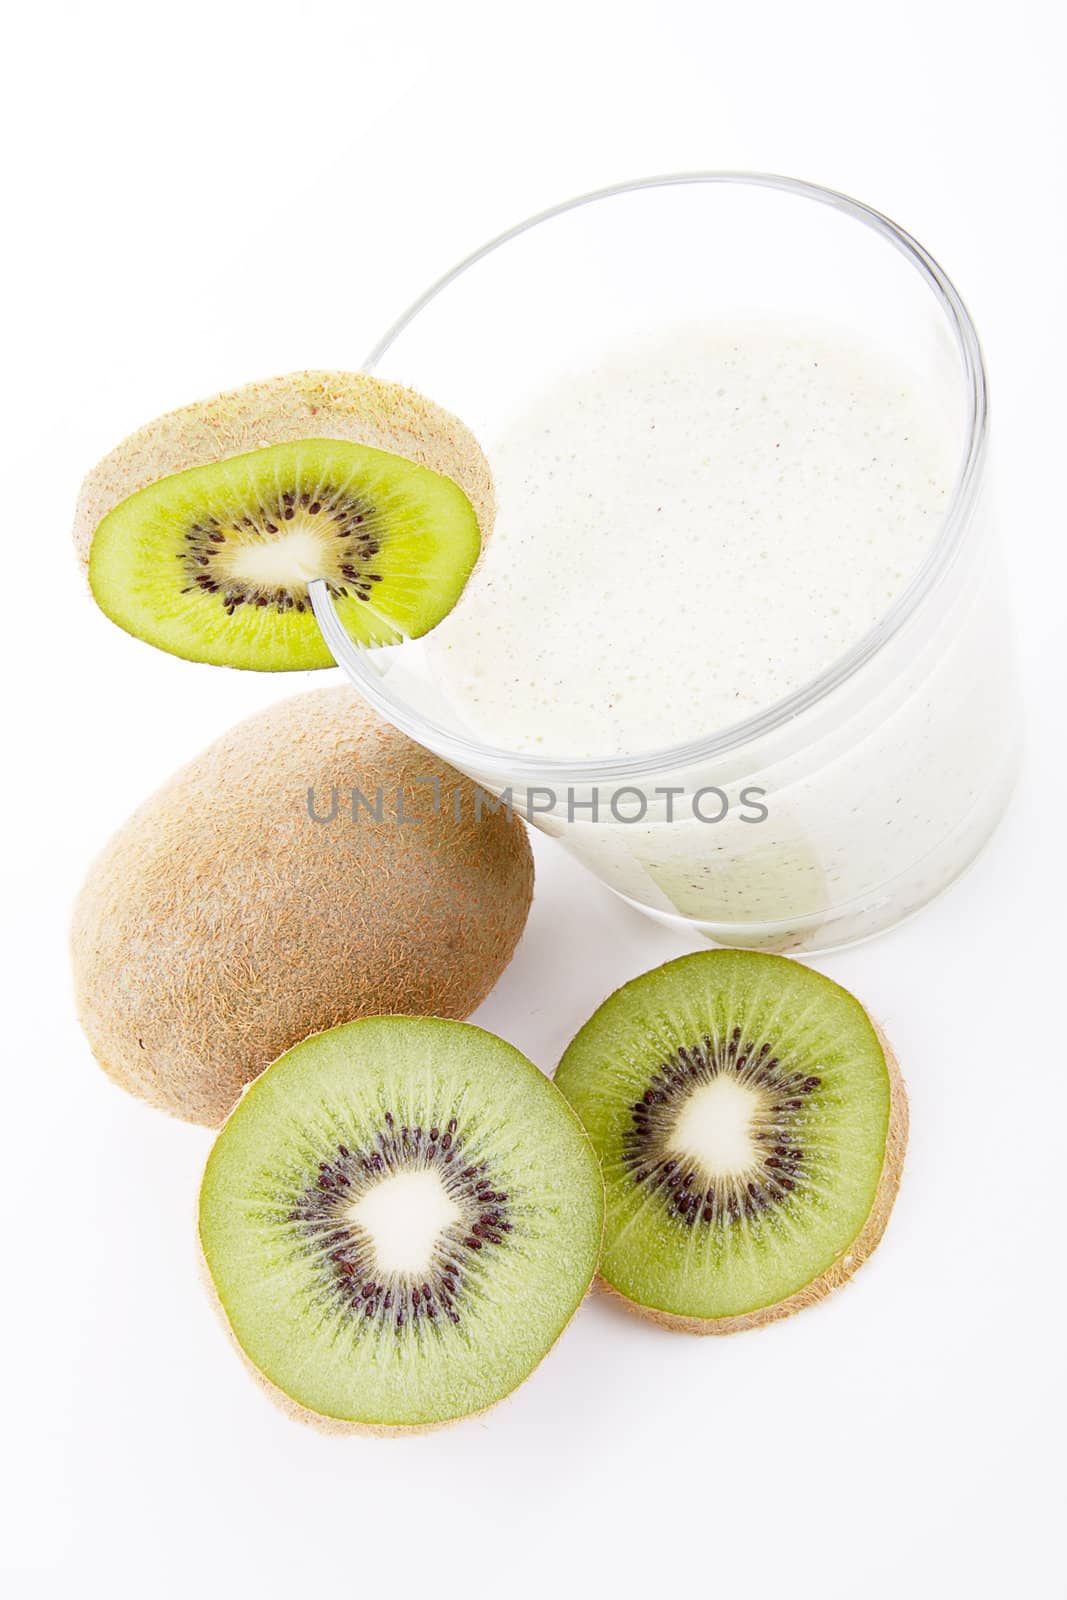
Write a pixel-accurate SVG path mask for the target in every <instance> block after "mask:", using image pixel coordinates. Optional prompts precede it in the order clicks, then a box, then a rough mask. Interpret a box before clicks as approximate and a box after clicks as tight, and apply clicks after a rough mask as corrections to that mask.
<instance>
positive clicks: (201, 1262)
mask: <svg viewBox="0 0 1067 1600" xmlns="http://www.w3.org/2000/svg"><path fill="white" fill-rule="evenodd" d="M250 1087H251V1085H250V1084H245V1086H244V1088H243V1089H242V1091H241V1096H240V1097H239V1099H238V1102H237V1103H238V1105H239V1104H240V1100H241V1099H242V1098H243V1097H244V1095H245V1094H247V1092H248V1090H249V1088H250ZM564 1103H565V1104H567V1109H568V1111H570V1113H571V1116H572V1117H573V1118H574V1121H575V1123H576V1124H577V1126H578V1128H579V1129H580V1130H581V1132H582V1134H583V1135H584V1137H585V1140H586V1143H587V1144H588V1146H589V1150H590V1153H591V1154H592V1157H593V1160H594V1162H596V1164H597V1166H598V1167H599V1161H598V1159H597V1154H596V1151H595V1149H594V1148H593V1142H592V1140H591V1139H590V1138H589V1135H588V1133H586V1131H585V1126H584V1124H583V1123H582V1121H581V1119H580V1117H579V1116H578V1113H577V1112H576V1111H575V1110H574V1108H573V1107H572V1106H571V1105H570V1104H569V1103H567V1102H566V1101H565V1102H564ZM236 1110H237V1106H236V1105H235V1106H233V1107H232V1108H231V1110H230V1112H229V1115H228V1116H227V1118H226V1121H228V1120H229V1117H231V1116H232V1115H233V1113H234V1111H236ZM223 1126H225V1122H224V1124H223ZM221 1132H222V1129H221V1128H220V1130H219V1133H220V1134H221ZM606 1226H607V1207H606V1206H603V1205H602V1207H601V1221H600V1239H599V1242H598V1244H597V1251H596V1260H597V1261H599V1260H600V1256H601V1253H602V1251H603V1248H604V1230H605V1228H606ZM196 1247H197V1258H198V1268H199V1273H200V1280H201V1282H202V1283H203V1285H204V1289H205V1292H206V1293H207V1297H208V1302H209V1304H210V1306H211V1308H212V1311H213V1312H214V1314H215V1316H216V1318H217V1319H218V1321H219V1322H220V1323H221V1324H222V1327H223V1328H224V1330H225V1332H226V1335H227V1337H228V1339H229V1341H230V1343H231V1345H232V1346H233V1348H234V1349H235V1350H236V1351H237V1354H238V1356H239V1357H240V1359H241V1365H242V1366H243V1367H244V1369H245V1371H246V1372H248V1373H250V1374H251V1376H252V1377H253V1378H254V1379H255V1381H256V1383H257V1384H258V1385H259V1387H260V1388H261V1389H262V1390H263V1392H264V1394H265V1395H266V1396H267V1398H268V1399H269V1400H270V1401H271V1402H272V1404H273V1405H275V1406H276V1407H277V1409H278V1410H279V1411H282V1412H284V1414H285V1415H286V1416H287V1417H289V1418H290V1419H291V1420H292V1421H293V1422H301V1423H303V1424H304V1425H305V1426H306V1427H309V1428H314V1429H315V1431H316V1432H317V1433H322V1434H327V1435H331V1436H333V1437H335V1438H337V1437H341V1436H342V1435H347V1436H351V1435H352V1434H361V1435H364V1436H371V1437H374V1438H378V1439H401V1438H405V1437H407V1438H410V1437H413V1436H414V1435H416V1434H420V1433H440V1432H441V1430H442V1429H443V1428H454V1427H455V1426H456V1424H457V1423H460V1422H473V1421H474V1420H475V1418H477V1417H484V1416H486V1415H487V1413H488V1412H490V1411H495V1410H496V1409H497V1408H498V1407H499V1406H503V1405H506V1404H507V1402H508V1401H509V1400H511V1399H512V1397H513V1396H514V1395H516V1394H518V1392H519V1390H520V1389H521V1388H522V1387H523V1384H525V1383H528V1382H529V1380H530V1379H531V1378H532V1377H533V1375H534V1373H535V1372H536V1371H537V1369H538V1367H540V1366H541V1365H542V1363H543V1362H545V1361H547V1360H548V1358H549V1356H550V1355H551V1354H552V1352H553V1351H554V1350H555V1348H556V1346H557V1345H558V1344H559V1342H560V1340H561V1339H562V1338H563V1335H564V1334H565V1333H566V1332H567V1329H568V1328H569V1327H570V1325H571V1323H572V1322H573V1321H574V1317H575V1316H577V1314H578V1311H579V1310H580V1308H581V1306H582V1304H583V1302H584V1301H585V1300H586V1299H588V1297H589V1294H590V1291H591V1290H592V1289H593V1287H594V1285H595V1284H598V1283H599V1280H598V1279H597V1275H596V1270H595V1269H594V1271H593V1272H592V1273H591V1274H590V1278H589V1282H588V1283H587V1284H586V1287H585V1292H584V1293H583V1295H582V1299H581V1300H580V1301H579V1302H578V1305H577V1306H575V1308H574V1315H573V1316H571V1317H570V1318H569V1319H568V1320H567V1322H566V1323H565V1324H564V1325H563V1327H562V1328H561V1329H560V1331H559V1333H558V1334H557V1335H556V1337H555V1339H553V1341H552V1343H551V1344H550V1345H549V1347H548V1349H547V1350H546V1351H545V1353H544V1355H543V1356H542V1357H541V1359H540V1361H538V1362H537V1363H536V1365H535V1366H533V1367H531V1369H530V1371H529V1372H528V1373H527V1374H526V1377H525V1378H523V1379H521V1381H520V1382H519V1383H517V1384H516V1385H515V1387H514V1389H511V1390H509V1391H508V1393H507V1394H504V1395H501V1397H500V1399H499V1400H494V1401H492V1403H491V1404H490V1405H487V1406H481V1407H480V1408H479V1409H478V1410H477V1411H466V1412H464V1414H463V1415H462V1416H461V1417H444V1418H442V1420H441V1421H440V1422H403V1423H389V1422H351V1421H348V1420H346V1419H345V1418H343V1417H328V1416H325V1415H324V1414H323V1413H322V1412H321V1411H312V1410H311V1409H310V1408H309V1407H308V1406H302V1405H301V1404H300V1402H299V1401H298V1400H294V1399H293V1398H292V1396H291V1395H288V1394H286V1392H285V1390H284V1389H279V1387H278V1385H277V1384H276V1383H273V1382H272V1381H271V1380H270V1378H268V1377H267V1375H266V1373H265V1372H262V1371H261V1370H260V1369H259V1367H257V1366H256V1364H255V1362H254V1361H253V1360H252V1358H251V1357H250V1356H249V1354H248V1352H247V1351H246V1350H245V1348H244V1346H243V1345H242V1344H241V1341H240V1340H239V1339H238V1337H237V1335H236V1333H235V1332H234V1330H233V1324H232V1323H231V1322H230V1319H229V1317H228V1316H227V1314H226V1307H225V1306H224V1305H223V1303H222V1300H221V1298H220V1296H219V1291H218V1289H217V1288H216V1286H215V1280H214V1278H213V1277H212V1276H211V1268H210V1267H209V1266H208V1261H207V1256H206V1255H205V1254H204V1246H203V1241H202V1239H201V1237H200V1228H199V1217H198V1218H197V1230H196Z"/></svg>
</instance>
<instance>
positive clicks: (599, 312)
mask: <svg viewBox="0 0 1067 1600" xmlns="http://www.w3.org/2000/svg"><path fill="white" fill-rule="evenodd" d="M798 316H800V317H804V318H817V319H820V320H821V321H823V322H829V323H833V324H835V325H836V326H838V327H840V328H843V329H845V330H848V331H850V332H853V333H855V334H858V335H860V336H861V337H862V338H863V339H865V340H866V341H867V342H868V343H873V344H875V345H876V346H881V347H882V348H884V349H886V350H887V351H890V352H892V355H893V358H894V360H895V361H896V362H897V363H898V365H900V366H903V367H905V368H906V369H907V370H908V371H909V372H910V373H911V374H912V375H913V376H914V378H915V379H916V380H917V381H918V382H919V383H920V384H921V385H922V386H923V387H924V389H925V391H926V393H927V395H928V396H929V397H931V398H932V399H933V400H934V402H935V405H936V409H937V414H938V416H939V417H940V418H941V419H942V422H943V426H944V428H945V429H946V430H947V438H948V441H949V443H950V444H951V448H952V451H953V453H954V459H955V460H956V461H957V463H958V466H957V472H956V478H955V483H954V487H953V490H952V492H951V495H950V496H949V497H948V503H947V505H946V509H945V514H944V520H943V523H942V525H941V527H940V529H939V531H938V534H937V537H936V538H935V540H934V541H933V543H932V546H931V548H930V550H929V554H928V556H927V558H926V560H925V562H924V564H923V566H922V567H921V569H920V570H919V572H918V573H917V574H916V576H915V577H914V579H913V581H912V582H911V584H910V586H909V587H908V588H907V589H906V591H905V592H904V593H902V594H901V595H900V596H899V598H898V599H897V600H896V602H895V603H894V604H893V606H892V607H891V609H890V610H888V611H887V612H886V614H885V615H884V616H883V617H882V618H881V620H880V621H879V622H878V624H877V626H876V627H875V628H874V629H873V630H872V631H871V632H870V633H869V634H868V635H867V636H866V637H864V638H862V639H861V640H860V641H859V642H858V643H857V644H856V645H855V646H854V647H853V648H852V649H851V650H849V651H848V652H847V654H845V655H843V656H841V657H840V658H839V659H838V660H837V661H836V662H834V663H833V665H832V666H831V667H830V669H829V670H828V671H826V672H825V673H824V674H823V675H822V676H821V677H819V678H818V679H816V680H814V681H812V682H810V683H807V684H805V685H803V686H802V687H801V688H799V689H798V690H796V692H794V693H792V694H790V695H789V696H788V697H787V698H786V699H784V700H782V701H781V702H780V703H779V704H777V705H775V706H773V707H771V708H770V709H769V710H766V711H764V712H762V713H761V714H759V715H756V716H752V717H750V718H748V719H747V720H744V721H739V722H737V723H735V724H734V725H732V726H730V727H726V728H709V729H708V730H707V734H706V737H703V738H700V739H698V740H695V741H693V742H691V743H689V744H686V745H684V746H679V747H675V748H669V749H662V750H654V751H635V752H633V753H632V754H626V755H624V756H618V755H615V756H611V757H606V758H604V759H603V760H566V759H558V760H557V759H552V758H551V757H550V756H546V757H541V756H537V757H533V756H530V755H525V754H518V753H516V752H513V751H509V750H505V749H499V748H494V747H492V746H490V745H487V744H484V743H482V742H481V741H480V740H479V739H478V738H477V737H476V736H475V735H474V734H473V732H472V731H471V730H469V729H467V728H466V727H465V726H464V724H463V719H462V714H461V712H459V711H457V710H456V708H454V707H452V706H450V705H449V704H448V703H446V701H445V699H444V697H443V696H442V695H441V692H440V688H439V684H438V681H437V676H436V675H435V673H434V671H433V665H432V658H431V657H430V656H428V655H427V650H426V642H425V641H412V642H408V643H405V644H403V645H401V646H398V647H394V648H391V649H385V650H379V651H369V652H368V651H362V652H361V651H358V650H356V649H355V648H354V647H353V646H352V645H351V644H350V642H349V641H348V640H347V638H346V637H345V635H344V634H343V632H342V631H341V629H340V627H339V625H338V624H337V620H336V616H335V614H334V613H333V612H332V607H331V606H330V603H329V601H328V599H327V598H326V596H325V594H324V592H323V591H322V590H321V586H317V587H318V590H319V592H318V593H317V594H316V595H315V606H316V612H317V614H318V616H319V620H320V623H321V624H322V625H323V629H324V632H325V633H326V635H327V638H328V640H329V642H330V644H331V648H332V649H333V651H334V654H335V656H336V657H337V659H338V661H339V662H340V663H341V664H342V665H343V666H344V668H345V670H346V671H347V673H348V675H349V676H350V678H351V679H352V681H353V682H354V683H355V684H356V686H357V687H358V688H359V689H360V690H361V692H362V693H363V694H364V696H365V697H366V698H367V699H368V700H369V701H370V702H371V703H372V704H373V705H374V706H375V707H376V708H377V710H378V711H379V712H380V713H381V714H382V715H383V716H385V717H386V718H387V719H388V720H389V721H390V722H392V723H394V724H395V725H396V726H397V727H399V728H400V729H402V730H403V731H404V732H405V733H407V734H408V735H410V737H411V738H413V739H415V740H416V741H417V742H418V743H420V744H422V745H423V746H424V747H426V748H428V749H430V750H433V751H435V752H436V753H437V754H438V755H440V756H442V757H443V758H444V759H445V760H447V761H449V762H451V763H452V765H453V766H455V767H458V768H460V769H462V770H463V771H464V772H466V773H467V774H468V775H470V776H471V777H473V778H474V779H475V780H476V781H477V782H478V783H479V784H480V785H481V786H482V787H483V788H484V789H486V790H487V791H489V792H490V793H491V794H493V795H496V796H500V795H505V796H506V797H507V798H508V799H509V800H510V803H511V804H513V805H514V807H515V809H516V811H518V812H520V813H521V814H524V815H526V816H527V817H528V818H529V820H530V821H531V822H533V823H535V824H536V825H537V826H538V827H540V828H542V829H543V830H545V831H546V832H548V833H550V834H553V835H555V836H556V837H557V838H558V839H559V840H560V841H561V842H562V844H563V845H564V846H565V847H566V848H567V849H568V850H570V851H572V852H573V853H574V855H576V856H577V857H578V858H579V859H580V860H581V861H583V862H584V863H585V864H586V866H588V867H589V868H590V869H591V870H592V871H593V872H594V873H596V874H597V876H598V877H600V878H602V879H603V880H604V882H605V883H607V884H609V885H610V886H611V888H613V889H614V890H616V891H617V892H618V893H619V894H620V895H622V896H623V897H624V898H625V899H627V900H628V901H630V902H631V903H632V904H634V905H635V906H638V907H640V908H641V909H642V910H644V911H646V912H648V913H649V914H651V915H653V916H655V917H658V918H660V919H661V920H665V921H672V922H681V923H685V924H688V925H691V926H693V927H695V928H697V929H699V930H700V931H701V932H702V933H703V934H705V935H706V936H707V937H708V938H709V939H711V940H713V941H715V942H716V943H721V944H725V945H743V946H752V947H757V948H762V949H769V950H787V951H788V950H791V951H818V950H825V949H828V948H832V947H836V946H840V945H843V944H848V943H851V942H853V941H856V940H859V939H863V938H866V937H868V936H870V935H872V934H874V933H877V932H879V931H881V930H883V929H885V928H889V927H891V926H893V925H894V924H895V923H897V922H899V921H900V920H901V919H902V918H904V917H906V916H908V915H909V914H910V913H912V912H914V911H915V910H917V909H918V908H919V907H920V906H922V905H923V904H925V903H926V902H927V901H928V900H930V899H931V897H932V896H934V895H936V894H937V893H939V891H940V890H942V889H944V888H945V887H946V886H947V885H948V884H949V883H951V882H952V881H953V879H955V878H956V877H957V876H958V875H959V874H960V872H962V871H963V869H964V868H965V867H966V866H967V865H968V864H969V863H970V862H971V861H972V860H973V858H974V856H975V855H976V854H977V852H978V851H979V849H980V848H981V846H982V845H983V844H984V842H985V841H986V840H987V839H988V837H989V835H990V834H991V832H992V830H993V829H994V827H995V826H996V823H997V821H998V819H999V817H1000V815H1001V813H1002V811H1003V809H1004V806H1005V804H1006V801H1007V798H1008V795H1009V793H1010V790H1011V786H1012V781H1013V778H1014V774H1015V770H1016V766H1017V752H1018V742H1019V729H1020V721H1021V718H1020V712H1019V707H1018V702H1017V690H1016V682H1015V675H1014V663H1013V648H1012V637H1011V625H1010V620H1009V619H1008V617H1007V616H1006V611H1005V603H1004V589H1003V583H1002V580H1001V577H1000V573H999V567H998V553H997V549H996V541H995V537H994V533H993V529H992V525H991V518H990V506H989V495H988V489H987V483H986V479H987V471H986V457H987V437H988V433H987V399H986V380H985V373H984V369H983V365H982V356H981V350H980V347H979V343H978V338H977V335H976V333H975V329H974V327H973V325H972V323H971V320H970V317H969V316H968V314H967V311H966V309H965V307H964V305H963V303H962V301H961V300H960V297H959V295H958V294H957V292H956V290H955V288H954V287H953V285H952V284H951V282H950V281H949V280H948V278H947V277H946V276H945V274H944V273H943V272H942V270H941V269H940V267H939V266H938V265H937V263H936V262H935V261H934V260H933V259H932V258H931V257H930V256H929V255H928V254H927V252H926V251H925V250H924V249H923V248H922V247H921V246H920V245H919V244H917V243H916V241H915V240H914V239H912V238H911V237H910V236H909V235H908V234H906V233H905V232H903V230H901V229H900V228H898V227H896V226H895V225H894V224H893V223H892V222H890V221H888V220H887V219H886V218H885V217H883V216H881V215H880V214H879V213H878V212H876V211H873V210H871V209H870V208H869V207H867V206H865V205H862V204H860V203H858V202H857V201H854V200H851V199H849V198H847V197H846V196H844V195H840V194H836V193H834V192H832V191H829V190H826V189H822V188H818V187H816V186H814V185H811V184H805V183H800V182H796V181H793V180H790V179H786V178H780V177H773V176H765V175H759V174H743V173H701V174H685V175H680V176H674V177H664V178H656V179H651V180H647V181H643V182H639V183H634V184H627V185H621V186H619V187H616V188H613V189H608V190H604V191H601V192H600V193H597V194H594V195H589V196H585V197H583V198H581V199H578V200H574V201H571V202H569V203H567V204H565V205H562V206H559V207H557V208H555V209H553V210H551V211H548V212H545V213H543V214H542V215H540V216H537V217H534V218H531V219H530V220H529V221H527V222H524V223H522V224H521V225H520V226H518V227H516V228H513V229H511V230H510V231H509V232H508V233H506V234H504V235H502V236H501V237H500V238H498V239H495V240H493V241H492V242H491V243H490V244H488V245H486V246H485V247H484V248H483V249H481V250H479V251H477V252H476V253H475V254H474V255H472V256H470V257H469V258H468V259H467V260H466V261H464V262H462V263H460V265H459V266H457V267H456V268H454V270H453V271H452V272H450V273H448V274H447V275H446V276H445V277H444V278H442V279H441V280H440V281H439V282H438V283H436V284H434V285H433V286H432V288H430V289H429V290H427V292H426V293H425V294H424V295H423V296H422V297H421V299H419V300H418V301H417V302H416V303H415V304H414V305H413V306H412V307H411V308H410V309H409V310H408V311H407V312H406V313H405V314H404V315H403V316H402V317H401V318H400V320H399V321H398V322H397V323H396V324H395V325H394V326H393V327H392V328H391V329H390V330H389V332H388V333H387V334H386V335H385V336H384V338H382V340H381V341H380V342H379V344H378V345H377V346H376V347H375V349H374V350H373V351H372V353H371V355H370V357H369V358H368V361H367V363H366V365H367V367H368V369H370V370H374V371H377V372H379V373H381V374H382V375H383V376H385V377H388V378H393V379H396V380H399V381H400V382H403V383H406V384H410V385H412V386H413V387H415V388H417V389H421V390H422V391H424V392H425V393H427V394H428V395H430V396H432V397H433V399H435V400H436V401H437V402H438V403H440V404H442V405H444V406H446V407H448V408H449V409H450V410H452V411H454V412H455V413H456V414H457V415H459V416H461V417H462V418H463V419H464V421H465V422H466V423H467V424H468V425H469V426H470V427H471V428H472V429H473V431H474V432H475V434H476V435H477V437H478V438H479V440H480V441H481V442H482V444H483V446H484V447H485V449H486V451H487V454H488V456H489V460H490V464H492V459H493V444H494V440H495V439H496V438H497V437H498V436H499V435H500V433H501V432H502V430H503V428H504V427H505V426H506V425H507V423H508V422H509V421H510V420H511V419H512V418H513V417H515V416H516V415H519V414H521V412H522V411H523V410H524V408H525V406H526V404H527V403H528V401H529V399H530V397H531V396H533V395H534V394H536V393H537V392H538V391H539V390H542V389H544V388H545V387H546V386H547V385H548V384H549V383H550V382H551V381H552V380H553V378H555V377H556V376H557V375H559V374H560V373H562V372H567V371H573V370H576V369H580V368H581V367H582V366H583V365H592V364H593V363H594V362H595V361H596V360H597V359H598V357H600V356H602V355H603V354H605V353H606V352H609V351H611V350H614V349H618V348H620V347H622V346H624V345H626V344H627V343H629V342H630V341H631V340H633V339H634V338H647V337H648V336H649V335H655V334H656V333H657V332H659V331H664V332H666V331H667V330H669V329H672V328H676V327H677V326H678V325H679V324H680V323H690V324H700V323H714V324H715V325H717V326H721V325H722V323H723V321H724V320H728V319H731V318H733V317H738V318H752V317H758V318H761V319H765V320H772V319H782V318H793V319H795V318H796V317H798ZM517 625H521V619H520V620H519V621H518V622H517ZM529 625H530V626H536V618H531V619H529ZM671 791H674V793H673V794H672V793H671ZM746 791H747V792H749V794H750V803H749V804H748V805H744V804H741V803H739V801H740V797H741V795H742V793H743V792H746ZM752 791H759V792H760V794H761V795H762V796H763V799H762V802H759V801H754V800H753V797H752ZM720 796H725V797H726V799H727V807H726V810H725V813H724V814H723V815H722V816H719V815H718V813H719V812H721V811H722V810H723V804H722V800H721V799H720ZM693 797H699V799H698V800H697V803H696V805H695V807H694V804H693ZM761 810H765V811H766V815H765V816H760V815H759V812H760V811H761Z"/></svg>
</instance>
